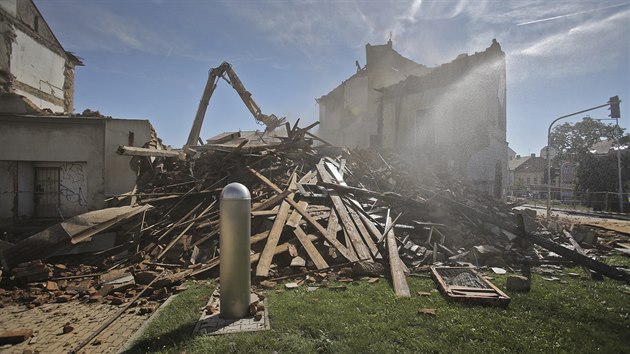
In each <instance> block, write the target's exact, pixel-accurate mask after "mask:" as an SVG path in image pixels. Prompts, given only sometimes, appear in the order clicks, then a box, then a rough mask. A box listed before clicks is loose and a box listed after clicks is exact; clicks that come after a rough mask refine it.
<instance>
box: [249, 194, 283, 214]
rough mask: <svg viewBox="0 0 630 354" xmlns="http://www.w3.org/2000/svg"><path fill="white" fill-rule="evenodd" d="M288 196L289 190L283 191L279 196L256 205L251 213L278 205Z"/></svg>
mask: <svg viewBox="0 0 630 354" xmlns="http://www.w3.org/2000/svg"><path fill="white" fill-rule="evenodd" d="M289 194H291V191H290V190H286V191H283V192H281V193H279V194H276V195H274V196H273V197H271V198H269V199H267V200H265V201H264V202H262V203H260V204H256V206H254V207H252V212H254V211H259V210H266V209H268V208H270V207H272V206H274V205H276V204H278V203H280V202H281V201H282V200H283V199H284V198H286V197H287V196H289Z"/></svg>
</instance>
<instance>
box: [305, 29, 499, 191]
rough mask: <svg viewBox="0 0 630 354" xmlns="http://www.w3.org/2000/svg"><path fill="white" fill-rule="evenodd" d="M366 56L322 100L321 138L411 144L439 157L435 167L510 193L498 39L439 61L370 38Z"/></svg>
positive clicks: (414, 152)
mask: <svg viewBox="0 0 630 354" xmlns="http://www.w3.org/2000/svg"><path fill="white" fill-rule="evenodd" d="M366 61H367V62H366V65H365V67H363V68H361V67H360V66H359V65H358V64H357V72H356V73H355V74H354V75H353V76H351V77H350V78H348V79H347V80H346V81H344V82H343V83H342V84H341V85H340V86H338V87H336V88H335V89H334V90H332V91H331V92H330V93H328V94H327V95H325V96H322V97H320V98H319V99H318V100H317V101H318V103H319V107H320V117H319V118H320V122H321V127H320V132H319V134H320V135H321V136H322V138H323V139H325V140H327V141H329V142H331V143H332V144H335V145H339V146H348V147H351V148H355V147H358V148H368V147H382V148H387V149H397V150H400V151H407V152H411V155H410V156H423V157H424V158H426V159H428V160H430V161H433V162H435V164H434V165H435V166H434V168H436V171H437V172H438V173H442V174H444V175H449V176H454V177H457V178H463V179H464V180H466V181H467V182H468V183H469V184H470V185H472V186H474V187H475V188H476V189H478V190H480V191H483V192H486V193H488V194H490V195H493V196H495V197H496V198H503V197H504V196H505V190H506V187H507V178H508V176H507V160H508V146H507V141H506V81H505V75H506V70H505V53H504V52H503V51H502V50H501V46H500V44H499V43H498V42H497V41H496V40H493V41H492V44H491V45H490V47H488V48H487V49H486V50H485V51H483V52H480V53H475V54H473V55H468V54H461V55H459V56H458V57H457V58H456V59H455V60H453V61H451V62H449V63H446V64H443V65H441V66H438V67H435V68H429V67H427V66H424V65H421V64H418V63H415V62H413V61H412V60H410V59H407V58H405V57H403V56H402V55H400V54H399V53H398V52H396V51H395V50H394V49H393V45H392V41H391V40H390V41H388V42H387V44H384V45H370V44H367V45H366Z"/></svg>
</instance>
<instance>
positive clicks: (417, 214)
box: [0, 123, 555, 302]
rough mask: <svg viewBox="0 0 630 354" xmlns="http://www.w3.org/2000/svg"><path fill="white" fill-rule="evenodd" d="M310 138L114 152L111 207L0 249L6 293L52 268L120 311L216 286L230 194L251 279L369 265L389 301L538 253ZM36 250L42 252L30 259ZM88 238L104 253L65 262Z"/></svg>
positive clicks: (457, 207) (502, 211) (473, 207)
mask: <svg viewBox="0 0 630 354" xmlns="http://www.w3.org/2000/svg"><path fill="white" fill-rule="evenodd" d="M312 126H313V125H312ZM312 126H309V127H306V128H299V127H298V126H297V123H296V125H294V126H293V127H290V126H288V125H287V129H286V136H282V137H278V136H270V135H268V134H262V133H259V132H249V133H247V132H240V133H226V134H222V135H221V136H219V137H216V138H214V139H211V140H210V141H209V142H208V144H205V145H201V146H197V147H194V148H190V147H187V148H185V149H184V152H185V153H186V154H185V155H184V154H183V153H179V152H168V153H164V152H163V151H162V152H157V151H154V150H152V149H142V148H135V149H132V148H129V147H121V148H120V149H119V153H121V154H126V155H133V156H134V163H135V165H136V166H137V168H138V183H137V186H136V188H135V189H134V190H133V191H132V192H130V193H127V194H125V195H121V196H117V197H115V198H112V200H111V203H112V205H115V207H113V208H110V209H105V210H102V211H99V212H100V213H99V214H98V215H96V216H94V217H90V218H87V219H89V222H86V221H85V219H86V218H85V217H84V218H79V219H78V220H75V222H71V220H72V219H69V220H67V221H65V222H66V224H67V225H65V226H64V225H61V226H59V225H57V226H53V227H52V228H50V229H48V230H45V231H43V233H45V234H44V235H42V233H39V234H37V235H34V236H32V237H31V238H29V239H30V241H29V239H26V240H24V241H21V242H19V243H17V244H15V245H13V246H12V247H10V248H8V249H6V250H5V251H4V252H3V255H4V257H3V263H4V268H5V270H11V273H10V274H12V275H13V278H12V279H13V280H15V281H19V280H20V279H19V274H18V273H14V271H13V270H15V269H16V267H17V268H20V266H19V264H21V263H24V262H32V261H44V262H49V263H52V264H53V270H54V274H51V275H50V276H49V277H48V280H50V279H58V280H59V279H60V278H61V279H60V280H70V279H72V280H74V278H76V279H78V280H83V281H84V279H89V283H85V284H83V285H82V288H81V289H79V290H75V291H76V293H72V292H71V293H70V295H71V296H73V298H78V299H84V300H85V301H99V300H101V299H108V300H109V301H112V299H113V298H117V297H118V298H123V299H124V298H127V299H129V298H133V297H134V296H135V295H137V294H138V293H139V292H140V291H144V290H143V289H145V290H146V289H148V283H149V282H148V281H147V277H149V278H152V277H153V278H154V279H152V280H155V278H157V274H162V272H165V271H166V272H167V273H168V276H167V279H168V281H166V282H163V283H159V282H158V286H156V285H155V284H152V286H151V289H149V290H150V291H147V292H146V293H145V294H146V295H150V296H154V297H155V298H159V297H160V296H166V295H167V294H169V293H170V292H171V291H175V290H176V288H177V286H178V284H180V283H181V281H182V280H184V279H186V278H190V277H209V276H215V275H216V274H218V272H217V270H218V266H219V252H220V249H219V237H220V235H219V222H220V220H219V206H220V200H219V198H220V192H221V190H222V188H223V187H224V186H225V185H227V184H228V183H231V182H239V183H242V184H244V185H245V186H247V187H248V188H249V190H250V192H251V196H252V215H251V218H252V219H251V222H252V235H251V243H252V254H251V258H250V259H251V263H252V273H253V276H254V277H256V279H257V280H264V279H270V278H271V279H273V278H278V277H289V276H293V275H295V274H306V273H307V272H311V273H312V272H319V274H321V273H322V272H325V271H328V270H331V269H337V268H339V267H342V266H348V265H353V264H357V263H361V264H365V265H367V267H369V264H370V262H377V263H382V264H383V265H385V267H384V269H386V273H388V274H389V275H391V277H392V280H393V285H394V290H395V292H396V293H397V294H398V295H400V296H409V289H408V288H407V285H406V274H408V273H409V272H413V271H415V270H418V269H427V266H428V265H432V264H453V265H459V266H461V265H473V266H493V267H510V266H512V267H513V269H520V264H521V263H522V262H523V261H524V260H527V259H532V258H536V257H538V255H537V254H536V252H535V251H534V249H533V248H532V247H530V246H531V243H530V242H534V243H540V242H539V241H540V240H538V239H535V237H540V236H536V235H534V231H535V230H534V229H535V228H536V227H538V226H539V225H536V227H534V229H531V227H530V230H526V228H524V226H523V224H524V223H526V221H527V219H525V221H524V218H523V217H522V216H521V215H519V214H518V213H514V212H513V211H512V210H511V209H510V208H508V206H507V205H505V204H504V203H501V202H499V201H496V200H494V199H492V198H491V197H489V196H486V195H484V194H482V193H478V192H476V191H475V190H473V189H471V188H469V187H468V186H466V185H465V184H464V183H461V182H459V181H457V180H452V179H448V178H445V177H444V176H436V175H434V174H432V173H431V170H430V169H427V168H426V166H428V163H427V164H424V163H423V162H422V161H414V162H413V163H410V162H409V161H410V160H409V158H408V157H401V156H399V155H398V154H396V153H394V152H391V151H381V150H365V151H353V150H348V149H340V148H334V147H332V146H330V145H328V144H326V143H325V142H323V141H322V142H323V143H324V144H323V145H321V146H319V147H317V148H315V147H313V141H314V140H320V141H321V139H319V138H317V137H315V136H314V135H312V134H311V133H309V131H308V130H309V129H310V128H312ZM184 156H186V157H185V158H183V157H184ZM79 217H81V216H79ZM531 222H533V221H530V223H531ZM62 224H63V223H62ZM534 224H535V222H534ZM68 225H71V226H72V227H70V226H68ZM77 225H78V226H77ZM55 228H56V229H55ZM51 229H52V230H51ZM528 235H532V238H529V237H527V236H528ZM534 236H535V237H534ZM42 239H44V240H47V242H49V244H50V245H54V247H53V246H50V247H44V248H42V247H40V248H38V249H34V248H33V247H32V245H34V244H40V243H41V240H42ZM99 239H102V240H109V241H110V242H101V243H100V244H99V245H100V246H99V245H93V246H92V248H90V247H88V246H85V245H83V247H84V251H83V252H72V250H73V249H76V248H78V247H81V246H82V244H84V243H85V242H87V241H88V240H91V241H92V242H96V241H97V240H99ZM525 240H527V241H528V242H526V241H525ZM33 241H36V242H33ZM549 242H552V241H549ZM552 243H553V242H552ZM40 246H41V245H40ZM547 246H548V245H547ZM86 250H87V251H86ZM52 251H54V252H52ZM554 252H555V251H554ZM41 264H43V263H41ZM54 264H62V265H63V267H64V269H59V267H57V266H54ZM88 266H89V268H90V269H89V270H87V269H86V267H88ZM20 269H21V268H20ZM112 272H122V274H127V275H128V276H130V277H131V278H129V277H128V278H127V279H128V280H129V281H131V280H133V283H132V284H126V283H125V282H124V281H120V282H118V283H116V284H118V285H120V284H123V285H124V286H125V288H123V289H121V288H120V287H119V288H116V286H114V287H112V286H106V285H111V284H108V281H107V280H104V279H103V278H102V276H103V275H107V274H110V273H112ZM147 272H150V273H149V274H151V276H148V275H147ZM38 274H40V273H38ZM42 274H43V273H42ZM162 276H164V275H162ZM139 277H140V278H143V280H141V281H139ZM5 278H6V274H5ZM63 278H65V279H63ZM123 278H124V277H123ZM38 280H40V281H41V280H46V279H44V278H42V279H39V278H38ZM52 281H55V280H52ZM51 286H52V287H54V286H53V285H51ZM64 286H65V288H63V287H64ZM68 286H69V285H68V283H63V284H60V283H57V287H58V290H55V291H58V293H54V292H53V293H54V294H56V296H51V297H50V300H51V301H60V300H59V296H60V293H59V292H64V291H66V289H68ZM164 287H170V288H168V289H167V290H165V291H162V290H160V289H162V288H164ZM103 288H105V289H106V290H101V289H103ZM90 289H92V290H90ZM131 290H133V291H131ZM46 291H52V290H46ZM125 291H126V293H125ZM130 291H131V292H130ZM160 291H162V293H159V292H160ZM156 292H157V293H156ZM5 293H6V292H5ZM64 294H65V293H64ZM114 294H117V296H114ZM0 295H1V294H0ZM96 295H100V296H101V297H100V298H99V297H98V296H96ZM108 296H109V298H107V297H108ZM8 298H9V297H7V296H6V295H5V297H4V299H5V300H6V299H8ZM94 299H96V300H94ZM116 302H118V301H117V300H116Z"/></svg>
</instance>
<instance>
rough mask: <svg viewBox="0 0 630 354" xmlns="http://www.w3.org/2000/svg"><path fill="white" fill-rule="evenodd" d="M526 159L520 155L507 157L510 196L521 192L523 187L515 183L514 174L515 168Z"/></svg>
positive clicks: (526, 157)
mask: <svg viewBox="0 0 630 354" xmlns="http://www.w3.org/2000/svg"><path fill="white" fill-rule="evenodd" d="M510 150H511V149H510ZM528 159H529V156H521V155H516V154H515V155H514V156H509V157H508V186H509V188H510V192H512V194H514V192H516V193H518V192H522V189H523V187H525V185H524V184H523V183H519V184H516V183H515V182H516V179H515V176H514V174H515V170H516V168H517V167H519V166H520V165H522V164H523V163H524V162H525V161H527V160H528Z"/></svg>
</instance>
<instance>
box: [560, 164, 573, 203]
mask: <svg viewBox="0 0 630 354" xmlns="http://www.w3.org/2000/svg"><path fill="white" fill-rule="evenodd" d="M568 163H571V161H565V162H563V163H562V165H560V203H562V188H563V187H562V171H563V170H564V165H566V164H568Z"/></svg>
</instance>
